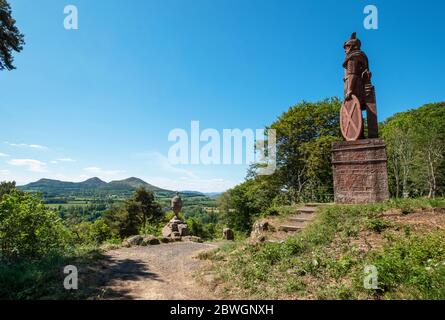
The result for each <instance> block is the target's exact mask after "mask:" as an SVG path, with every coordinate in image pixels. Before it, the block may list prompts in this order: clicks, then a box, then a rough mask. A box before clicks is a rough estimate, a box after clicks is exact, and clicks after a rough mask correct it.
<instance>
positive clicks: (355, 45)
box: [343, 32, 362, 54]
mask: <svg viewBox="0 0 445 320" xmlns="http://www.w3.org/2000/svg"><path fill="white" fill-rule="evenodd" d="M361 46H362V43H361V41H360V40H359V39H357V33H355V32H353V33H352V34H351V38H350V39H349V40H348V41H346V42H345V44H344V45H343V48H345V52H346V54H348V53H349V52H351V51H356V50H360V48H361Z"/></svg>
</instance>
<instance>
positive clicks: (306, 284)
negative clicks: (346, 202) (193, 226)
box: [201, 199, 445, 299]
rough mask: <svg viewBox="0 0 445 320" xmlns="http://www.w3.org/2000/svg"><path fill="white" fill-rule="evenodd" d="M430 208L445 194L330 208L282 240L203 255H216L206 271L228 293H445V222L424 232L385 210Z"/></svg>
mask: <svg viewBox="0 0 445 320" xmlns="http://www.w3.org/2000/svg"><path fill="white" fill-rule="evenodd" d="M432 208H445V199H436V200H429V199H413V200H392V201H388V202H387V203H383V204H373V205H357V206H339V205H332V206H326V207H323V208H321V209H320V211H319V212H318V214H317V217H316V219H315V220H314V221H313V222H312V223H311V224H310V225H309V226H308V227H307V228H306V229H304V230H303V231H302V232H300V233H299V234H296V235H294V236H291V237H289V238H288V239H287V240H286V241H284V242H283V243H265V244H249V243H247V242H238V243H234V244H232V245H227V246H224V247H222V248H220V249H217V250H215V251H212V252H210V253H206V254H205V256H202V257H201V258H202V259H209V260H211V261H212V266H211V268H210V269H209V270H206V271H205V272H213V273H215V274H216V275H217V278H218V279H219V285H218V287H217V289H218V292H219V293H220V294H221V295H222V296H226V297H237V298H249V299H250V298H254V299H445V231H444V228H443V227H445V226H442V228H440V226H439V227H431V226H429V227H428V228H427V229H428V230H427V231H425V228H423V229H421V228H420V229H419V228H416V227H415V225H414V226H413V225H412V224H410V223H408V222H406V221H408V220H406V221H405V220H403V221H404V222H400V221H399V220H396V219H391V218H390V217H389V216H387V215H384V214H383V213H385V212H388V211H391V212H394V213H395V215H396V216H397V217H402V218H403V217H407V218H410V217H411V216H412V217H414V215H413V214H414V213H419V212H421V211H422V210H424V211H422V212H426V211H431V209H432ZM422 214H423V213H422ZM443 214H445V213H444V211H443V210H442V211H440V212H438V213H437V215H443ZM416 217H417V219H420V220H422V215H420V217H419V215H417V216H416ZM424 222H428V221H424ZM422 230H423V231H422ZM370 266H374V267H375V268H376V270H377V287H374V289H366V288H365V286H364V282H365V281H366V280H367V279H368V278H367V277H366V276H367V273H365V268H366V267H367V268H370Z"/></svg>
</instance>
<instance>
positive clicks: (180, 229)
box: [162, 192, 189, 240]
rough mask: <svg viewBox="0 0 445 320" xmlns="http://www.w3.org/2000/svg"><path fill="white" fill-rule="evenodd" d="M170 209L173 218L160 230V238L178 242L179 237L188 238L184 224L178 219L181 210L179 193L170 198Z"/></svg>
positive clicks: (187, 231) (187, 230)
mask: <svg viewBox="0 0 445 320" xmlns="http://www.w3.org/2000/svg"><path fill="white" fill-rule="evenodd" d="M171 209H172V210H173V212H174V214H175V216H174V217H173V218H172V219H171V220H170V221H169V222H168V223H167V224H166V225H165V227H164V228H163V229H162V236H163V237H164V238H167V239H174V240H180V239H181V237H186V236H189V229H188V226H187V224H186V223H185V222H183V221H181V220H180V219H179V213H180V212H181V209H182V199H181V196H180V195H179V192H176V195H175V196H174V197H173V198H172V201H171Z"/></svg>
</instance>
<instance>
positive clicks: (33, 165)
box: [7, 159, 47, 172]
mask: <svg viewBox="0 0 445 320" xmlns="http://www.w3.org/2000/svg"><path fill="white" fill-rule="evenodd" d="M7 163H9V164H10V165H12V166H16V167H26V169H28V170H29V171H32V172H47V170H46V163H45V162H42V161H39V160H34V159H12V160H9V161H8V162H7Z"/></svg>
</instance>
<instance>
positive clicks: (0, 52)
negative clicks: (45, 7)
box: [0, 0, 25, 70]
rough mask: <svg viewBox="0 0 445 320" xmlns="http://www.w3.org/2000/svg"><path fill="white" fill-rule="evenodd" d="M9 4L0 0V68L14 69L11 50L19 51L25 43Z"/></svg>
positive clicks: (4, 0)
mask: <svg viewBox="0 0 445 320" xmlns="http://www.w3.org/2000/svg"><path fill="white" fill-rule="evenodd" d="M15 23H16V21H15V20H14V19H13V18H12V10H11V6H10V5H9V3H8V2H7V1H6V0H0V70H4V69H7V70H12V69H15V67H14V65H13V62H14V58H13V56H12V52H13V51H16V52H20V51H22V49H23V45H24V44H25V41H24V36H23V34H21V33H20V31H19V29H18V28H17V27H16V25H15Z"/></svg>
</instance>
